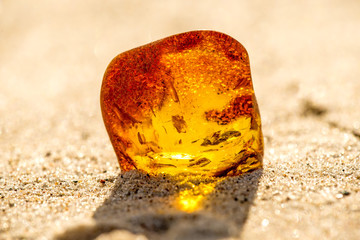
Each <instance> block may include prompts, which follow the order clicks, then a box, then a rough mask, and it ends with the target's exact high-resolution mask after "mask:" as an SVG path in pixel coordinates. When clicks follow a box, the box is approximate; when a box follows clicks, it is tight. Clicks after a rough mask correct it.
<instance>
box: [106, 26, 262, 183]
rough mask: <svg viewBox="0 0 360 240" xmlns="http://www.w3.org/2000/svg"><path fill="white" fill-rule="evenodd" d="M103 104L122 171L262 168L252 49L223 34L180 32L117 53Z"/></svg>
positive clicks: (222, 172) (220, 173) (214, 172)
mask: <svg viewBox="0 0 360 240" xmlns="http://www.w3.org/2000/svg"><path fill="white" fill-rule="evenodd" d="M101 109H102V115H103V119H104V122H105V126H106V129H107V132H108V134H109V137H110V140H111V143H112V145H113V147H114V149H115V152H116V155H117V157H118V160H119V163H120V167H121V169H122V170H123V171H128V170H131V169H139V170H143V171H146V172H148V173H151V174H157V173H167V174H180V173H190V174H199V175H207V176H226V175H239V174H241V173H244V172H247V171H250V170H253V169H256V168H259V167H261V166H262V158H263V152H264V147H263V136H262V132H261V120H260V114H259V109H258V106H257V102H256V98H255V95H254V90H253V86H252V81H251V74H250V64H249V58H248V54H247V52H246V50H245V48H244V47H243V46H242V45H241V44H240V43H239V42H237V41H236V40H235V39H233V38H231V37H229V36H227V35H225V34H223V33H219V32H213V31H193V32H187V33H182V34H178V35H174V36H170V37H167V38H164V39H162V40H159V41H156V42H152V43H150V44H147V45H144V46H141V47H138V48H135V49H132V50H130V51H127V52H124V53H121V54H120V55H118V56H116V57H115V58H114V59H113V60H112V61H111V63H110V64H109V66H108V68H107V69H106V72H105V75H104V79H103V83H102V88H101Z"/></svg>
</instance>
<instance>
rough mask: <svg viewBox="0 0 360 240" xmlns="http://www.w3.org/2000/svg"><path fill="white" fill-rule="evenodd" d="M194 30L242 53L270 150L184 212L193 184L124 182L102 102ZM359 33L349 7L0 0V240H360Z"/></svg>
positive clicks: (137, 177) (352, 3) (355, 4)
mask: <svg viewBox="0 0 360 240" xmlns="http://www.w3.org/2000/svg"><path fill="white" fill-rule="evenodd" d="M196 29H210V30H216V31H220V32H224V33H226V34H228V35H230V36H232V37H234V38H235V39H237V40H238V41H239V42H241V43H242V44H243V45H244V46H245V47H246V49H247V50H248V52H249V55H250V61H251V69H252V77H253V81H254V87H255V91H256V96H257V99H258V103H259V106H260V111H261V115H262V121H263V132H264V137H265V144H266V145H265V147H266V151H265V159H264V169H263V171H257V172H254V173H252V174H248V175H246V176H243V177H236V178H230V179H227V180H225V181H223V182H222V183H221V184H218V185H217V187H216V191H215V192H214V193H213V194H211V195H209V196H207V197H206V199H205V201H204V207H203V209H201V210H199V211H196V212H194V213H186V212H181V211H180V210H178V209H176V208H175V207H174V206H173V205H172V202H173V200H174V198H175V196H176V194H178V193H179V191H180V190H179V189H186V188H188V187H189V186H187V185H186V184H184V183H179V182H176V181H175V180H174V179H171V178H165V179H164V178H162V177H158V178H147V177H146V176H144V175H142V174H139V173H136V172H131V173H127V174H120V170H119V167H118V163H117V160H116V157H115V154H114V152H113V150H112V147H111V145H110V141H109V140H108V137H107V134H106V131H105V128H104V126H103V122H102V118H101V114H100V107H99V92H100V86H101V81H102V76H103V73H104V71H105V68H106V66H107V64H108V63H109V62H110V60H111V59H112V58H113V57H114V56H115V55H117V54H118V53H121V52H123V51H126V50H129V49H131V48H134V47H137V46H140V45H143V44H146V43H148V42H151V41H154V40H158V39H160V38H163V37H166V36H169V35H173V34H176V33H181V32H185V31H190V30H196ZM359 29H360V2H359V1H357V0H341V1H340V0H326V1H325V0H318V1H310V0H309V1H306V0H303V1H285V0H284V1H281V0H269V1H259V0H255V1H235V0H233V1H215V0H199V1H145V0H143V1H140V0H139V1H115V0H108V1H95V0H88V1H70V0H64V1H55V0H43V1H41V0H37V1H26V0H17V1H11V0H0V239H54V238H55V239H95V238H98V239H146V238H148V239H360V171H359V166H360V152H359V150H360V111H359V108H360V95H359V92H360V79H359V76H360V30H359ZM102 180H103V182H104V183H101V181H102ZM166 189H167V190H166Z"/></svg>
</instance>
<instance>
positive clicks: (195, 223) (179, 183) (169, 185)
mask: <svg viewBox="0 0 360 240" xmlns="http://www.w3.org/2000/svg"><path fill="white" fill-rule="evenodd" d="M261 175H262V170H261V169H260V170H256V171H253V172H251V173H247V174H244V175H242V176H237V177H227V178H221V179H220V178H215V179H214V178H209V179H204V178H202V179H194V178H193V179H188V178H179V177H178V178H176V179H175V178H174V177H168V176H156V177H150V176H149V175H146V174H143V173H139V172H136V171H131V172H127V173H124V174H120V175H119V176H118V177H117V179H116V183H115V186H114V189H113V191H112V193H111V195H110V197H109V198H108V199H107V200H105V202H104V203H103V204H102V205H101V206H100V207H99V208H98V209H97V210H96V212H95V213H94V216H93V218H94V220H95V221H94V224H92V225H91V226H88V227H75V228H72V229H68V230H67V231H66V232H65V233H63V234H62V235H59V236H57V239H95V238H96V237H98V236H99V235H100V234H103V233H109V232H112V231H114V230H127V231H129V232H131V233H134V234H142V235H145V236H146V237H147V238H148V239H150V240H152V239H179V240H180V239H200V240H201V239H220V238H226V237H240V235H241V232H242V228H243V226H244V224H245V222H246V219H247V216H248V212H249V209H250V207H251V205H252V203H253V200H254V198H255V194H256V191H257V188H258V183H259V179H260V177H261ZM203 188H207V189H208V190H207V191H203V190H204V189H203ZM194 189H195V190H194ZM189 191H190V194H187V195H184V194H183V195H184V196H181V195H182V193H186V192H189Z"/></svg>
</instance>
